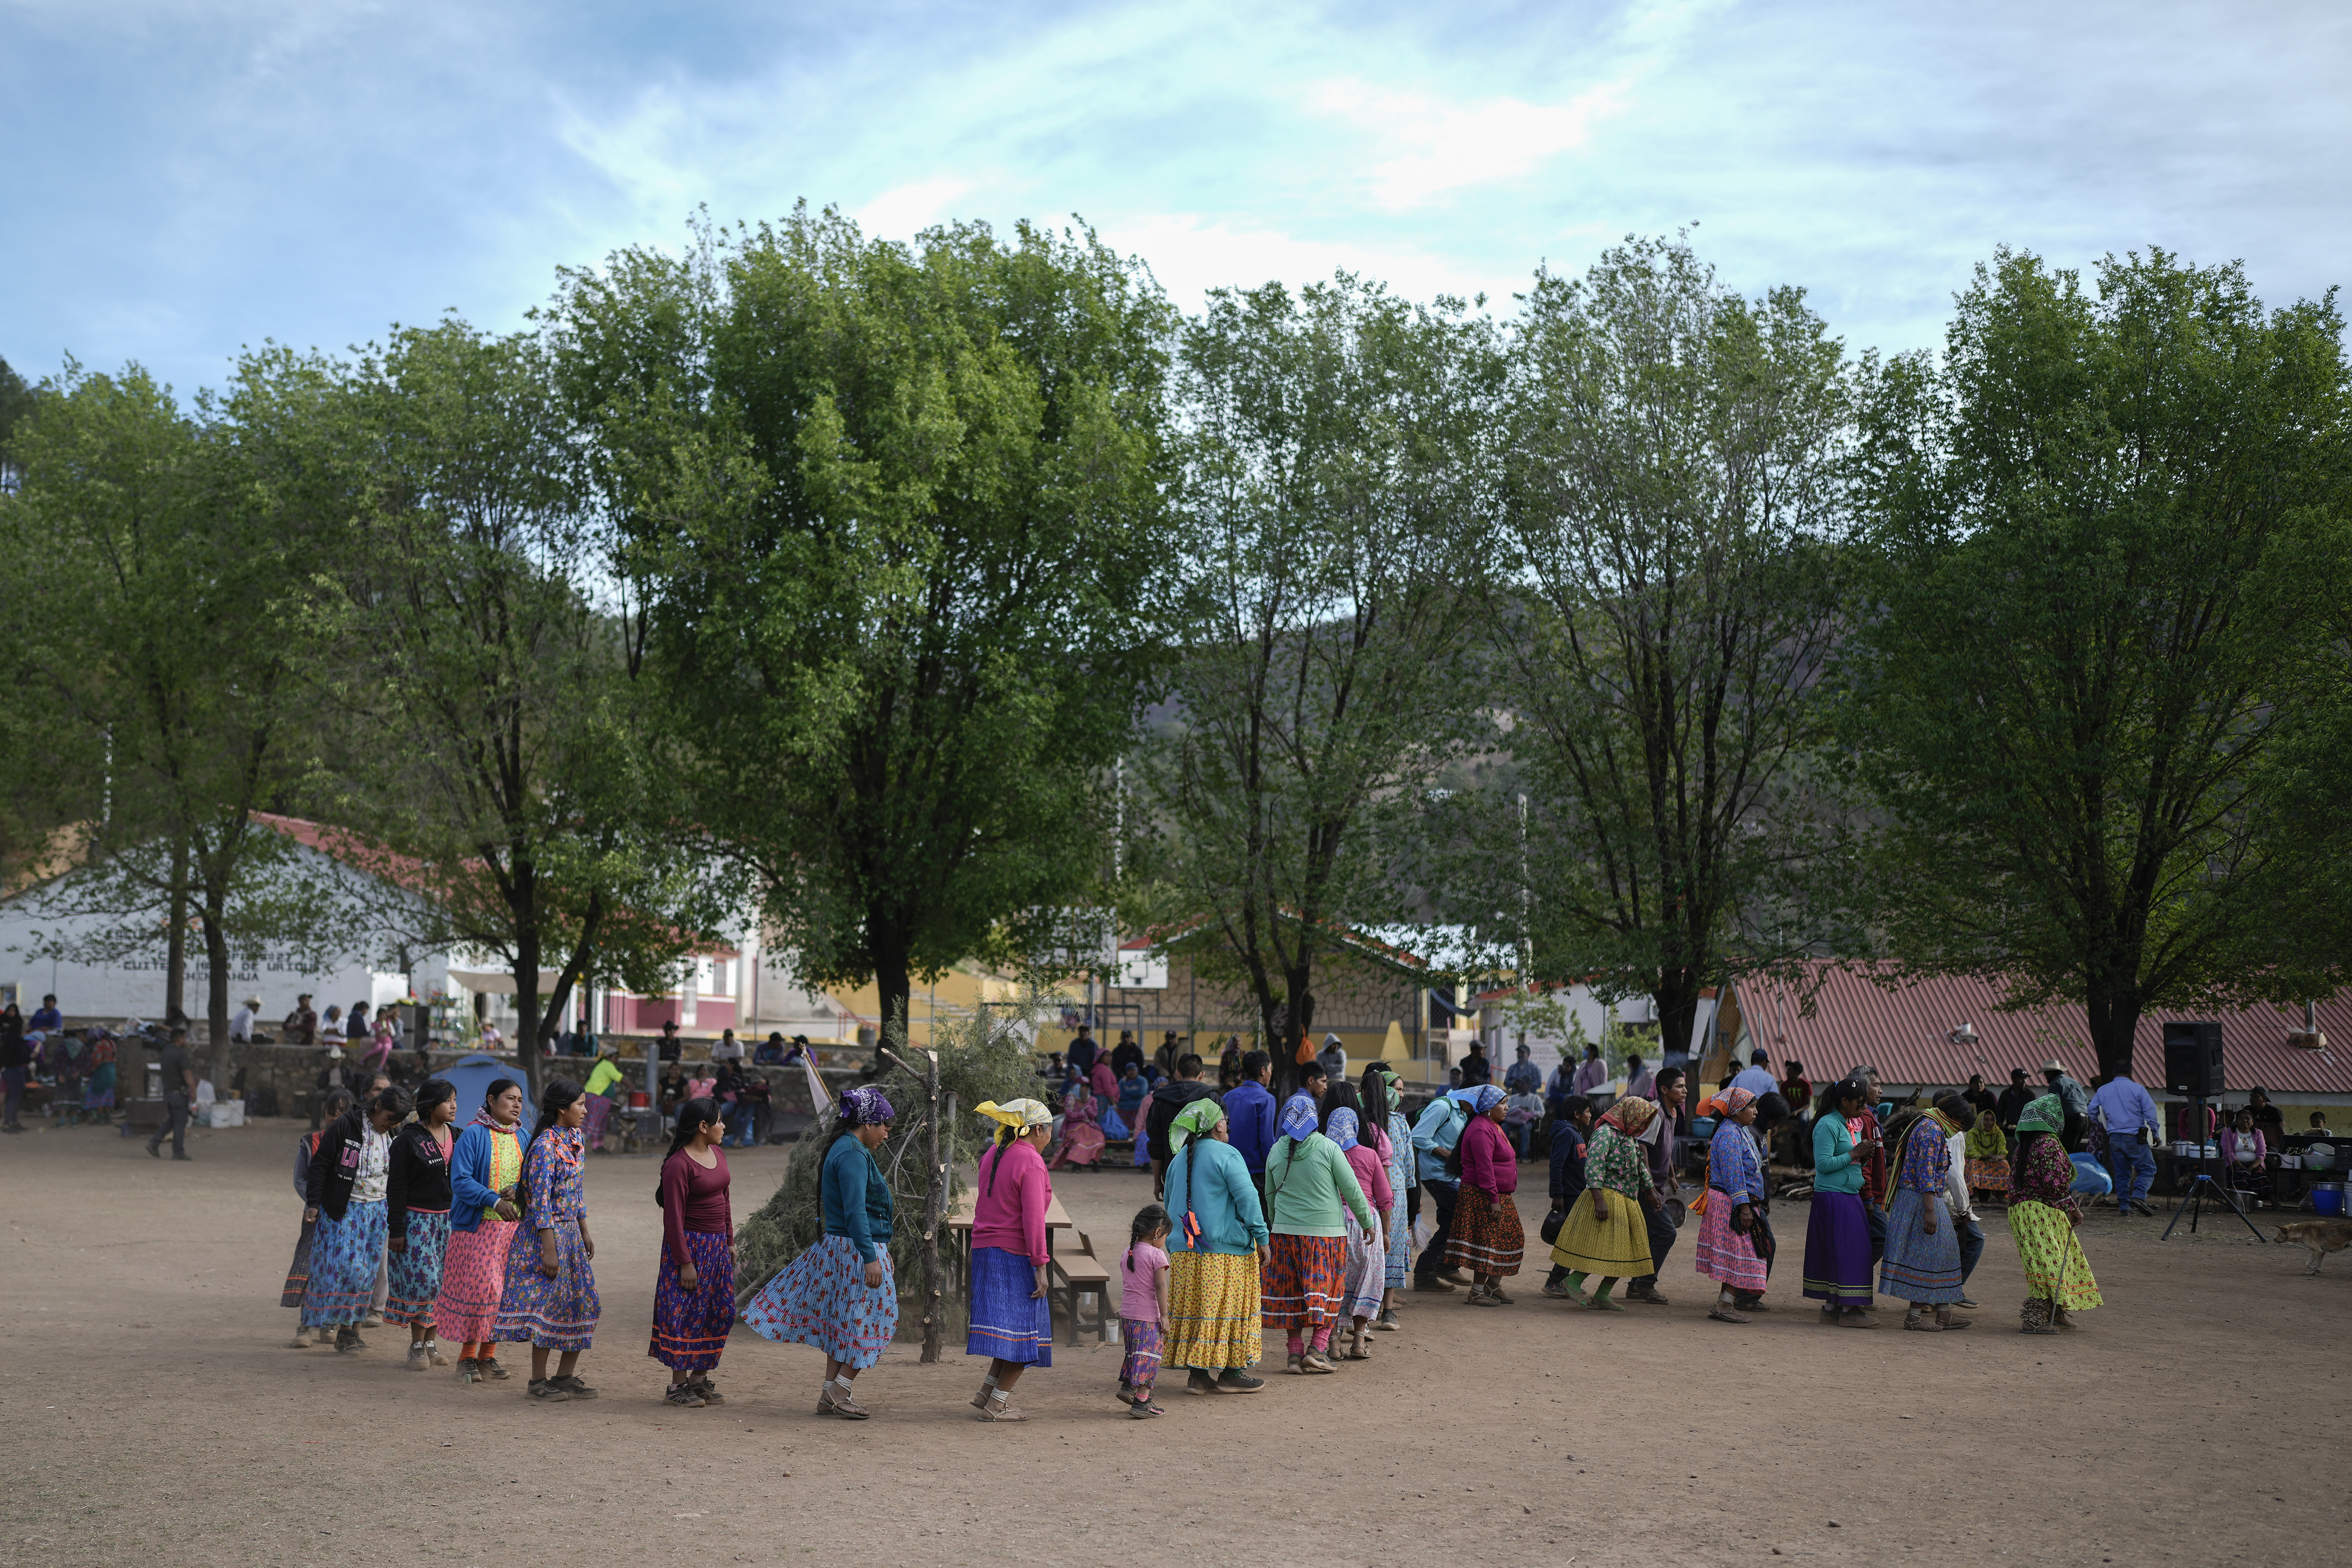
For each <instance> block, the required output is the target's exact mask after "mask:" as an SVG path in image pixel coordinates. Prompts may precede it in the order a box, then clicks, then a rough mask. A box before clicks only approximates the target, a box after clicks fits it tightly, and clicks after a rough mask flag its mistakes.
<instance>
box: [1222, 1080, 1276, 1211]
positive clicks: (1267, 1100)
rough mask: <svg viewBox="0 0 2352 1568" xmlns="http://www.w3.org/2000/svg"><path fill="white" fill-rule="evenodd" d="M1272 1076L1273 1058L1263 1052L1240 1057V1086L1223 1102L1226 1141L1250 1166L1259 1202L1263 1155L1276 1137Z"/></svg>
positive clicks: (1272, 1145)
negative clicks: (1270, 1081) (1268, 1085)
mask: <svg viewBox="0 0 2352 1568" xmlns="http://www.w3.org/2000/svg"><path fill="white" fill-rule="evenodd" d="M1273 1076H1274V1058H1272V1057H1270V1056H1268V1055H1266V1054H1265V1052H1264V1051H1251V1052H1249V1053H1248V1054H1247V1055H1245V1056H1244V1057H1243V1058H1242V1081H1241V1083H1240V1085H1239V1086H1238V1087H1237V1088H1234V1089H1228V1090H1226V1091H1225V1099H1224V1106H1225V1125H1226V1129H1227V1131H1226V1134H1225V1136H1226V1139H1227V1141H1228V1142H1231V1143H1232V1144H1233V1146H1234V1153H1236V1154H1239V1155H1240V1156H1241V1157H1242V1163H1244V1165H1247V1166H1248V1167H1249V1173H1250V1179H1251V1180H1252V1181H1254V1182H1255V1183H1256V1184H1257V1187H1258V1198H1259V1201H1260V1202H1261V1203H1263V1202H1264V1200H1265V1152H1266V1151H1267V1150H1269V1149H1271V1148H1273V1147H1274V1140H1275V1138H1276V1132H1275V1119H1274V1091H1273V1090H1272V1089H1268V1088H1267V1087H1266V1080H1267V1079H1270V1078H1272V1077H1273Z"/></svg>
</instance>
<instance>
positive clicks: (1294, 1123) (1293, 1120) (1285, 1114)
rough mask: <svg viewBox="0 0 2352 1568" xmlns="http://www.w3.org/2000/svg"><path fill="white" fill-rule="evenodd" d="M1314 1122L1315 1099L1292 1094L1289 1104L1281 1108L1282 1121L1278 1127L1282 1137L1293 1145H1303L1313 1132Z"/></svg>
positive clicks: (1309, 1095) (1304, 1095)
mask: <svg viewBox="0 0 2352 1568" xmlns="http://www.w3.org/2000/svg"><path fill="white" fill-rule="evenodd" d="M1315 1121H1316V1116H1315V1097H1314V1096H1313V1095H1311V1094H1294V1095H1292V1096H1291V1097H1290V1103H1289V1104H1287V1105H1286V1106H1284V1107H1283V1108H1282V1121H1281V1122H1280V1123H1279V1125H1280V1126H1281V1129H1282V1133H1283V1136H1284V1137H1286V1138H1288V1139H1289V1140H1290V1141H1291V1142H1293V1143H1304V1142H1307V1138H1308V1136H1309V1135H1311V1134H1312V1133H1313V1132H1314V1131H1315Z"/></svg>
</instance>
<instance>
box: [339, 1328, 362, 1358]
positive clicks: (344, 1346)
mask: <svg viewBox="0 0 2352 1568" xmlns="http://www.w3.org/2000/svg"><path fill="white" fill-rule="evenodd" d="M366 1348H367V1346H365V1345H364V1344H362V1343H361V1342H360V1336H359V1334H358V1333H357V1332H356V1331H353V1330H351V1329H338V1330H336V1331H335V1353H336V1354H338V1355H342V1354H347V1353H349V1352H352V1351H357V1350H365V1349H366Z"/></svg>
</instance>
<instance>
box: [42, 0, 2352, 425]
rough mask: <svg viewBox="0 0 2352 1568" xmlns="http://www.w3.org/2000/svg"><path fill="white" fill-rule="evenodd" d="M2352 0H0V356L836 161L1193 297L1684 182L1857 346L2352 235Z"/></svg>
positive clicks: (252, 338) (1443, 247)
mask: <svg viewBox="0 0 2352 1568" xmlns="http://www.w3.org/2000/svg"><path fill="white" fill-rule="evenodd" d="M2347 80H2352V6H2347V5H2342V4H2340V3H2333V0H2331V3H2326V4H2322V3H2305V4H2298V3H2295V0H2273V3H2270V4H2253V5H2217V4H2200V5H2179V4H2170V5H2168V4H2163V3H2160V0H2135V3H2132V4H2104V3H2098V0H2075V3H2072V4H2050V3H2048V0H2041V3H2037V4H2013V3H2011V0H1979V3H1977V4H1971V5H1887V4H1885V3H1884V0H1873V3H1851V4H1849V3H1843V0H1782V3H1778V4H1769V5H1768V4H1762V3H1754V0H1751V3H1748V4H1738V3H1716V0H1688V3H1682V0H1677V3H1664V4H1652V5H1607V4H1592V3H1586V0H1552V3H1550V4H1541V5H1507V4H1467V5H1465V4H1456V5H1450V6H1432V5H1392V6H1389V5H1354V6H1328V7H1311V6H1285V5H1269V4H1265V3H1264V0H1261V3H1259V4H1255V5H1233V4H1207V3H1195V0H1161V3H1159V4H1152V5H1057V4H1040V3H1035V0H1001V3H996V4H988V5H978V4H971V5H958V4H929V5H926V4H912V3H897V4H893V3H884V4H868V5H862V6H842V5H826V6H814V5H793V4H784V5H777V4H768V5H726V4H714V5H650V4H641V5H614V4H610V3H609V0H573V3H572V4H567V5H555V4H552V3H551V0H541V3H514V0H469V3H467V4H445V3H443V0H400V3H398V4H388V3H374V0H366V3H358V0H214V3H209V4H199V3H198V0H0V147H5V149H6V156H5V160H0V170H5V174H0V182H5V183H0V355H5V357H6V358H7V359H8V360H9V362H10V363H13V364H14V365H16V367H17V368H18V369H19V370H21V371H23V372H25V373H26V374H32V375H38V374H47V373H50V372H53V371H54V370H55V369H56V368H57V367H58V364H59V363H61V361H62V358H63V356H64V355H65V354H67V353H72V354H74V355H75V356H76V357H78V358H79V359H80V360H81V361H82V362H83V363H85V364H88V365H90V366H92V367H93V368H113V367H115V366H117V365H119V364H121V363H122V362H124V361H126V360H131V359H137V360H140V361H142V362H143V363H147V364H148V365H149V366H151V367H152V368H153V369H154V370H156V371H157V372H158V373H159V374H163V375H164V376H166V377H167V378H169V379H170V380H172V381H173V383H175V384H178V385H179V386H180V387H182V388H183V389H187V388H191V387H193V386H194V385H195V384H200V383H217V382H218V381H219V380H220V379H221V377H222V374H223V371H224V368H225V366H226V363H227V361H228V360H229V358H230V357H231V356H232V355H234V354H235V353H236V350H237V348H238V346H239V345H240V344H245V343H258V342H260V341H261V340H263V339H264V338H275V339H277V340H278V341H279V342H292V343H295V344H298V345H302V346H311V345H317V346H320V347H325V348H329V349H339V348H341V347H342V346H344V345H347V344H350V343H352V342H362V341H365V340H366V339H368V338H371V337H373V336H375V335H377V334H380V333H381V332H382V331H383V329H384V327H385V325H386V324H387V323H388V322H391V321H395V320H398V321H421V320H425V319H428V318H430V317H432V316H434V315H436V314H437V313H438V312H439V311H441V310H444V309H446V308H451V307H455V308H456V309H457V310H461V311H463V312H464V313H465V314H466V315H467V316H469V317H470V318H472V319H473V320H475V321H478V322H482V323H484V324H488V325H497V326H509V325H513V324H516V323H518V322H519V321H520V320H521V314H522V312H523V311H524V310H527V309H528V308H529V307H530V305H531V304H533V303H534V302H536V301H538V300H542V299H544V298H545V297H546V295H547V293H548V291H549V289H550V286H551V281H552V277H553V270H554V268H556V267H558V266H560V265H565V264H574V265H576V264H580V263H584V262H592V261H593V260H595V259H596V258H599V257H601V256H603V255H604V254H605V253H606V252H607V251H609V250H611V249H612V248H614V247H618V246H622V245H627V244H634V243H640V242H654V243H661V244H676V243H678V242H679V241H681V240H682V239H683V237H684V234H685V226H686V221H687V219H688V216H689V215H690V214H691V213H692V212H693V210H694V209H695V207H696V206H697V205H698V204H707V205H709V209H710V211H711V213H712V215H713V216H715V217H718V218H719V219H721V220H723V221H732V220H735V219H738V218H758V217H761V216H773V215H776V214H779V213H782V212H783V211H784V210H786V209H787V208H789V207H790V205H792V203H793V200H794V199H795V198H796V197H800V196H807V197H809V198H810V199H811V200H813V201H814V202H818V203H825V202H834V203H837V204H839V205H841V206H842V207H844V208H845V209H846V210H848V211H849V212H851V213H853V214H856V215H857V216H860V217H861V219H863V220H864V221H866V224H867V225H868V226H869V227H870V228H872V229H875V230H877V231H878V232H883V233H887V234H891V235H895V236H899V237H905V236H908V235H911V234H912V233H913V232H914V231H915V229H916V228H918V227H919V226H921V225H922V224H924V223H927V222H930V221H934V220H937V219H940V218H944V217H980V218H985V219H988V220H990V221H991V222H993V223H997V224H1000V225H1002V224H1005V223H1009V222H1010V221H1011V220H1013V219H1014V218H1018V217H1023V216H1029V217H1035V218H1041V219H1045V220H1049V221H1054V220H1060V219H1062V218H1064V217H1066V216H1067V215H1069V214H1071V213H1078V214H1082V215H1084V216H1086V217H1087V219H1088V220H1089V221H1091V222H1092V223H1093V224H1095V226H1097V228H1098V229H1099V230H1100V232H1101V233H1102V235H1103V236H1104V237H1105V238H1106V239H1108V241H1109V242H1110V243H1112V244H1114V245H1116V246H1118V247H1119V248H1121V249H1123V250H1127V251H1131V252H1136V253H1139V254H1141V255H1142V256H1143V257H1145V258H1147V259H1148V260H1149V261H1150V263H1151V265H1152V267H1153V268H1154V270H1155V271H1156V272H1157V273H1158V274H1159V276H1160V279H1161V280H1162V281H1163V282H1164V283H1165V284H1166V285H1167V286H1168V288H1169V289H1170V290H1171V294H1173V296H1174V297H1175V298H1176V299H1177V300H1178V301H1179V302H1180V303H1181V304H1183V305H1184V306H1185V307H1186V308H1188V309H1189V308H1192V307H1193V306H1194V305H1196V304H1197V301H1198V300H1199V298H1200V294H1201V291H1202V289H1205V288H1208V287H1211V286H1213V285H1216V284H1219V283H1256V282H1260V281H1263V280H1265V279H1269V278H1279V279H1286V280H1288V281H1291V282H1294V283H1295V282H1299V281H1303V280H1306V279H1310V278H1315V277H1321V276H1328V274H1329V272H1330V271H1331V270H1332V269H1333V268H1338V267H1346V268H1352V269H1356V270H1360V271H1362V272H1365V273H1367V274H1370V275H1371V276H1375V277H1379V278H1382V279H1387V280H1389V281H1390V282H1391V284H1392V285H1393V286H1394V287H1396V288H1397V289H1400V290H1401V291H1403V292H1405V293H1408V294H1410V295H1413V296H1420V297H1425V296H1427V295H1430V294H1433V293H1436V292H1438V291H1441V290H1447V291H1453V292H1457V293H1464V294H1468V293H1473V292H1476V291H1479V290H1485V291H1486V292H1487V293H1489V294H1491V295H1494V296H1496V298H1497V300H1498V301H1499V302H1500V304H1501V306H1502V307H1503V308H1507V297H1508V295H1509V294H1510V293H1511V292H1512V291H1513V290H1514V289H1518V288H1520V287H1523V286H1524V283H1525V280H1526V279H1527V278H1528V274H1529V273H1530V272H1531V270H1532V269H1533V268H1535V267H1536V265H1537V264H1538V262H1542V261H1549V264H1550V265H1551V266H1552V267H1553V268H1555V269H1561V270H1576V269H1579V268H1582V267H1583V266H1585V265H1586V264H1587V263H1588V262H1590V261H1591V258H1593V256H1594V255H1595V254H1596V253H1597V252H1598V251H1599V250H1600V249H1601V247H1603V246H1605V245H1607V244H1609V243H1610V242H1612V240H1614V239H1616V238H1617V237H1620V236H1622V235H1623V234H1625V233H1627V232H1628V231H1636V230H1638V231H1645V232H1658V231H1664V230H1668V229H1672V228H1675V227H1676V226H1681V225H1684V224H1686V223H1692V222H1696V224H1697V225H1698V228H1697V230H1696V236H1695V237H1696V240H1697V242H1698V244H1699V247H1700V248H1701V249H1702V251H1703V252H1704V253H1705V254H1706V256H1707V257H1708V258H1710V259H1712V260H1714V261H1715V262H1716V263H1717V266H1718V268H1720V269H1721V272H1722V275H1723V277H1724V278H1725V279H1726V280H1727V282H1729V283H1731V284H1733V285H1735V286H1737V287H1739V288H1741V289H1748V290H1750V291H1753V290H1756V289H1762V288H1764V287H1766V286H1769V285H1771V284H1775V283H1781V282H1793V283H1798V284H1801V285H1803V286H1804V287H1806V288H1807V289H1809V290H1811V294H1812V297H1813V300H1814V302H1815V304H1816V306H1817V308H1818V309H1820V310H1822V312H1823V314H1824V315H1826V316H1827V317H1828V319H1829V320H1830V321H1831V323H1832V328H1833V329H1834V330H1835V331H1838V332H1839V333H1840V334H1841V335H1843V337H1844V338H1845V340H1846V342H1848V344H1849V345H1850V346H1852V347H1854V348H1861V347H1864V346H1871V345H1876V346H1879V347H1884V348H1890V349H1895V348H1912V347H1918V346H1923V345H1931V344H1933V343H1935V342H1937V340H1938V337H1939V335H1940V331H1941V325H1942V322H1943V320H1944V317H1945V315H1946V313H1947V310H1948V304H1949V300H1950V297H1951V294H1952V292H1953V290H1954V289H1957V288H1958V287H1960V286H1961V285H1962V284H1963V283H1964V282H1965V281H1966V279H1967V276H1968V270H1969V267H1970V265H1971V264H1972V263H1973V262H1975V261H1977V260H1979V259H1980V258H1983V257H1985V256H1986V255H1988V254H1989V253H1990V250H1991V249H1992V247H1994V246H1995V245H1997V244H2000V243H2004V242H2005V243H2008V244H2011V245H2015V246H2019V247H2028V248H2032V249H2035V250H2038V251H2041V252H2042V253H2043V254H2044V255H2047V256H2049V257H2051V258H2053V260H2056V261H2059V262H2062V263H2067V264H2079V263H2087V262H2088V261H2090V260H2092V259H2094V258H2096V257H2097V256H2099V255H2100V254H2101V253H2103V252H2105V251H2107V250H2110V249H2123V248H2128V247H2144V246H2146V245H2147V244H2149V243H2151V242H2153V243H2157V244H2161V245H2164V246H2167V247H2172V248H2177V249H2179V250H2181V251H2183V252H2185V253H2186V254H2188V255H2189V257H2191V258H2195V259H2199V260H2206V261H2210V260H2221V259H2230V258H2242V259H2243V260H2244V261H2245V262H2246V264H2247V267H2248V269H2249V271H2250V273H2251V275H2252V279H2253V282H2254V285H2255V287H2256V289H2257V290H2258V291H2259V292H2261V293H2262V294H2263V297H2264V298H2265V299H2268V300H2273V301H2274V302H2284V300H2288V299H2291V298H2293V297H2294V296H2296V295H2302V294H2312V293H2316V292H2318V291H2319V290H2322V289H2326V288H2327V287H2329V286H2330V285H2332V284H2334V283H2336V282H2337V281H2339V280H2340V279H2343V278H2344V276H2345V274H2346V272H2347V269H2352V246H2347V239H2352V157H2347V149H2348V148H2352V89H2347V86H2346V83H2347Z"/></svg>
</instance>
